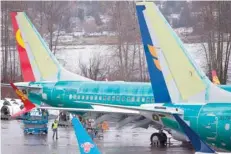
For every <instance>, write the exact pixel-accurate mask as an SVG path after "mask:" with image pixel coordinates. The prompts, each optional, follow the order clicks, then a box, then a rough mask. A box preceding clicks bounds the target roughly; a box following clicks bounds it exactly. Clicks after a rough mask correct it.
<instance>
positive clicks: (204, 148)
mask: <svg viewBox="0 0 231 154" xmlns="http://www.w3.org/2000/svg"><path fill="white" fill-rule="evenodd" d="M173 116H174V117H175V119H176V121H177V122H178V123H179V124H180V126H181V129H182V130H183V131H184V133H185V134H186V135H187V136H188V138H189V139H190V141H191V143H192V145H193V147H194V149H195V150H196V152H201V153H206V154H209V153H211V154H212V153H216V152H215V151H214V150H213V149H211V148H210V147H209V146H208V145H207V144H206V143H205V142H203V141H202V140H201V139H200V137H199V136H198V135H197V133H195V132H194V131H193V130H192V129H191V128H190V127H189V126H188V125H187V124H186V123H185V122H184V121H183V120H182V119H181V118H180V117H179V116H178V115H176V114H174V115H173Z"/></svg>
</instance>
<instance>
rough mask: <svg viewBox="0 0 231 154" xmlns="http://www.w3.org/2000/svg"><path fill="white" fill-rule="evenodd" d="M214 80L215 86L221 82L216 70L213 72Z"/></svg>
mask: <svg viewBox="0 0 231 154" xmlns="http://www.w3.org/2000/svg"><path fill="white" fill-rule="evenodd" d="M212 80H213V83H214V84H220V81H219V79H218V77H217V72H216V71H215V70H212Z"/></svg>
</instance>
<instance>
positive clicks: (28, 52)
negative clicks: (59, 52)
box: [11, 12, 90, 81]
mask: <svg viewBox="0 0 231 154" xmlns="http://www.w3.org/2000/svg"><path fill="white" fill-rule="evenodd" d="M11 17H12V24H13V27H14V31H15V36H16V41H17V45H18V51H19V58H20V62H21V69H22V74H23V77H24V80H25V81H33V80H35V81H44V80H49V81H60V80H90V79H88V78H85V77H83V76H80V75H77V74H74V73H71V72H69V71H67V70H66V69H64V68H63V67H62V66H61V65H60V64H59V62H58V61H57V59H56V58H55V56H54V55H53V54H52V53H51V51H50V49H49V48H48V46H47V44H46V43H45V41H44V40H43V38H42V37H41V35H40V34H39V33H38V31H37V30H36V28H35V26H34V25H33V24H32V23H31V21H30V20H29V18H28V17H27V15H26V14H25V13H24V12H12V13H11ZM27 75H29V76H27ZM33 77H34V78H33Z"/></svg>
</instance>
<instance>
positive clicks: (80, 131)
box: [72, 117, 100, 154]
mask: <svg viewBox="0 0 231 154" xmlns="http://www.w3.org/2000/svg"><path fill="white" fill-rule="evenodd" d="M72 124H73V126H74V130H75V135H76V138H77V141H78V145H79V149H80V153H81V154H100V151H99V149H98V148H97V146H96V144H95V143H94V142H93V141H92V139H91V137H90V136H89V135H88V133H87V132H86V130H85V129H84V128H83V126H82V124H81V122H80V121H79V120H78V119H77V118H75V117H74V118H72Z"/></svg>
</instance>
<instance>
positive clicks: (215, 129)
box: [28, 81, 231, 150]
mask: <svg viewBox="0 0 231 154" xmlns="http://www.w3.org/2000/svg"><path fill="white" fill-rule="evenodd" d="M34 85H39V86H40V87H41V90H39V92H38V91H37V90H35V91H33V90H31V91H29V92H28V97H29V99H30V100H31V101H32V102H33V103H36V104H40V103H41V102H44V103H46V104H48V105H50V106H53V107H62V108H84V109H92V106H91V105H89V104H87V103H86V102H93V103H102V104H111V105H123V106H140V105H144V104H154V97H153V93H152V88H151V84H149V83H133V82H82V81H80V82H77V81H73V82H72V81H60V82H34V83H33V82H32V83H30V86H34ZM84 103H85V104H84ZM161 105H162V106H168V107H175V108H179V109H182V110H183V111H184V115H183V116H184V120H185V121H187V122H188V123H189V125H190V127H191V128H192V129H193V130H194V131H196V132H197V133H198V134H199V135H200V137H201V138H202V139H203V140H204V141H206V142H207V143H209V144H211V145H216V147H218V148H221V149H226V150H231V103H230V102H228V103H215V102H214V103H204V104H201V103H197V102H195V103H192V102H190V104H189V103H184V104H182V103H181V104H177V103H175V104H172V103H163V104H161ZM144 116H146V118H149V119H151V120H153V121H155V122H157V123H160V124H162V125H163V126H164V127H166V128H168V129H170V130H174V131H177V132H179V133H182V130H181V129H180V126H179V125H178V123H177V122H176V121H175V119H174V118H173V117H168V116H165V115H154V114H152V115H144Z"/></svg>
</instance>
